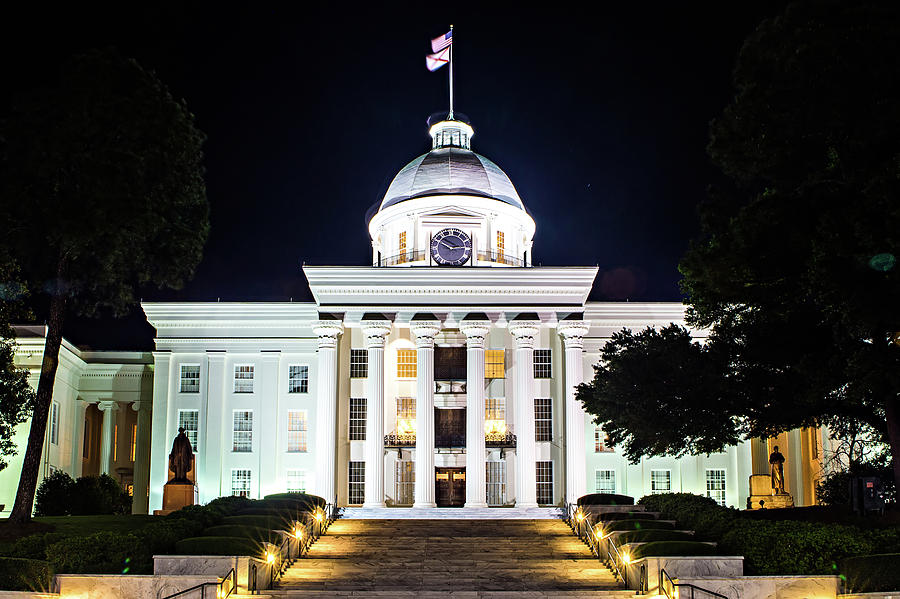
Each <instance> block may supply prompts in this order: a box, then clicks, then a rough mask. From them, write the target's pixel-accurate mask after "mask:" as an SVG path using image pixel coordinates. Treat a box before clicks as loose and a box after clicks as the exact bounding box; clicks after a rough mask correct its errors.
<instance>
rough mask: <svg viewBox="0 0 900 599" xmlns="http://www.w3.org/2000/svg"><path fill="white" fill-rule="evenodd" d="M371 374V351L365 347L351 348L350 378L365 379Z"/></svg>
mask: <svg viewBox="0 0 900 599" xmlns="http://www.w3.org/2000/svg"><path fill="white" fill-rule="evenodd" d="M368 376H369V351H368V350H365V349H351V350H350V378H352V379H364V378H366V377H368Z"/></svg>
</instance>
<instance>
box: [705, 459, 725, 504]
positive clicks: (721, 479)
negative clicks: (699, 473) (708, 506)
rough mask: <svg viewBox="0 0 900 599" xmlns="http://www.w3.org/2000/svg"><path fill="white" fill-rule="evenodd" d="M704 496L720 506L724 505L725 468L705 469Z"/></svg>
mask: <svg viewBox="0 0 900 599" xmlns="http://www.w3.org/2000/svg"><path fill="white" fill-rule="evenodd" d="M706 496H707V497H711V498H712V499H714V500H715V502H716V503H718V504H719V505H721V506H724V505H725V469H724V468H722V469H715V470H707V471H706Z"/></svg>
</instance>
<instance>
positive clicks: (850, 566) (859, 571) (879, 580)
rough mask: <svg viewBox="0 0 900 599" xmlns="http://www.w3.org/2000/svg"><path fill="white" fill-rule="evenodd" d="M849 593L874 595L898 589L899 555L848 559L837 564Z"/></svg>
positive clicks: (889, 554)
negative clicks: (878, 592) (844, 578)
mask: <svg viewBox="0 0 900 599" xmlns="http://www.w3.org/2000/svg"><path fill="white" fill-rule="evenodd" d="M837 572H838V573H839V574H840V575H842V576H845V577H846V580H847V583H846V584H847V590H848V591H849V592H851V593H874V592H877V591H896V590H897V589H900V553H882V554H878V555H861V556H857V557H848V558H845V559H842V560H840V561H839V562H838V563H837Z"/></svg>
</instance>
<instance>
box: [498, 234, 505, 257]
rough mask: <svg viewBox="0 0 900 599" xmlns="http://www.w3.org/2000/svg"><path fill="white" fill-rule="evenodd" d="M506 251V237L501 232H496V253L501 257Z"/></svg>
mask: <svg viewBox="0 0 900 599" xmlns="http://www.w3.org/2000/svg"><path fill="white" fill-rule="evenodd" d="M504 250H506V236H505V235H504V234H503V231H497V253H498V254H500V255H503V254H504V253H505V252H504Z"/></svg>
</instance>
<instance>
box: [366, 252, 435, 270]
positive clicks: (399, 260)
mask: <svg viewBox="0 0 900 599" xmlns="http://www.w3.org/2000/svg"><path fill="white" fill-rule="evenodd" d="M424 259H425V251H424V250H418V251H412V252H402V253H400V254H394V255H393V256H388V257H387V258H381V259H380V260H379V261H378V262H376V263H374V264H373V265H372V266H396V265H398V264H406V263H408V262H419V261H421V260H424Z"/></svg>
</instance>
